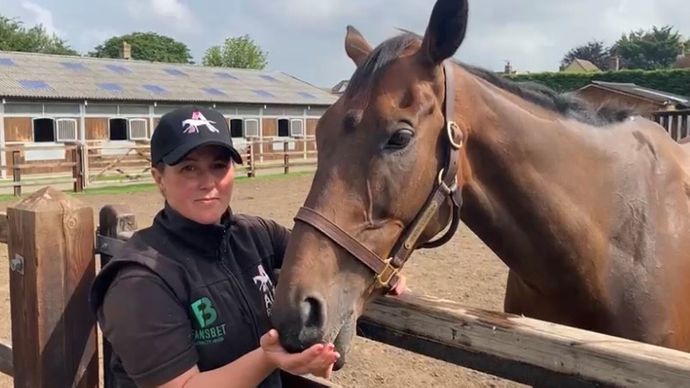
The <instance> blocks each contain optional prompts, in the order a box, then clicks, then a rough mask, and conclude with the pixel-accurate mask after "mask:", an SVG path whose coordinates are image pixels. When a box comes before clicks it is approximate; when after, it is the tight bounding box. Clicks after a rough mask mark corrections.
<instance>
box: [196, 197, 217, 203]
mask: <svg viewBox="0 0 690 388" xmlns="http://www.w3.org/2000/svg"><path fill="white" fill-rule="evenodd" d="M216 201H218V198H199V199H197V200H195V201H194V202H198V203H202V204H210V203H214V202H216Z"/></svg>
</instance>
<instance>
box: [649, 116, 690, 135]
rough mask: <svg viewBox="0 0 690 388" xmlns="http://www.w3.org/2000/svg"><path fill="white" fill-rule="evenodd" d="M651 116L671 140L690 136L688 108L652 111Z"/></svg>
mask: <svg viewBox="0 0 690 388" xmlns="http://www.w3.org/2000/svg"><path fill="white" fill-rule="evenodd" d="M652 117H653V119H654V121H656V122H657V123H659V124H660V125H661V126H662V127H664V129H666V132H668V134H669V136H671V138H672V139H673V140H675V141H679V140H681V139H683V138H685V137H688V136H690V109H683V110H671V111H659V112H654V113H653V114H652Z"/></svg>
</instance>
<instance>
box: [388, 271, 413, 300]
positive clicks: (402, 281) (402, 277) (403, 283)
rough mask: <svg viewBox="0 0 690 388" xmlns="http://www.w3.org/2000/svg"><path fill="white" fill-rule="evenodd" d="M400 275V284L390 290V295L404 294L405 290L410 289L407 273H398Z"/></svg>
mask: <svg viewBox="0 0 690 388" xmlns="http://www.w3.org/2000/svg"><path fill="white" fill-rule="evenodd" d="M398 277H399V278H398V284H396V285H395V288H393V289H392V290H390V291H388V295H393V296H399V295H402V294H403V292H405V291H409V289H408V288H407V286H406V284H407V281H406V280H405V275H402V274H400V275H398Z"/></svg>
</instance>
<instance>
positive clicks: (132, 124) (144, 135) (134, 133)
mask: <svg viewBox="0 0 690 388" xmlns="http://www.w3.org/2000/svg"><path fill="white" fill-rule="evenodd" d="M148 138H149V136H148V125H147V122H146V119H130V120H129V140H147V139H148Z"/></svg>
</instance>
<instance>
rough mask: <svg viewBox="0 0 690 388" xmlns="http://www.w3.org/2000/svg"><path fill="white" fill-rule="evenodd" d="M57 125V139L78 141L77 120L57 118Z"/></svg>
mask: <svg viewBox="0 0 690 388" xmlns="http://www.w3.org/2000/svg"><path fill="white" fill-rule="evenodd" d="M55 125H56V127H57V136H56V138H57V141H60V142H65V141H77V120H75V119H57V120H56V123H55Z"/></svg>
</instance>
